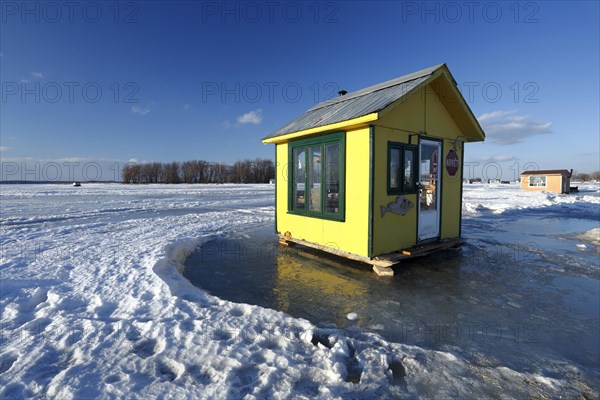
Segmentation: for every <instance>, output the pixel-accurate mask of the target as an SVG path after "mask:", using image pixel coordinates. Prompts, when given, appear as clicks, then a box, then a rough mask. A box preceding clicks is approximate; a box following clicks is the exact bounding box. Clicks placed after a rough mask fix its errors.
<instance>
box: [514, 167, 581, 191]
mask: <svg viewBox="0 0 600 400" xmlns="http://www.w3.org/2000/svg"><path fill="white" fill-rule="evenodd" d="M571 175H573V170H570V171H569V170H566V169H549V170H543V171H525V172H523V173H522V174H521V189H523V190H533V191H541V190H545V191H549V192H554V193H559V194H560V193H569V192H570V191H571V190H570V189H571Z"/></svg>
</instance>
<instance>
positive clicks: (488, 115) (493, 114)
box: [477, 110, 517, 122]
mask: <svg viewBox="0 0 600 400" xmlns="http://www.w3.org/2000/svg"><path fill="white" fill-rule="evenodd" d="M516 112H517V110H509V111H501V110H499V111H492V112H490V113H485V114H481V115H480V116H479V117H477V119H478V120H479V122H483V121H487V120H488V119H493V118H500V117H504V116H506V115H510V114H514V113H516Z"/></svg>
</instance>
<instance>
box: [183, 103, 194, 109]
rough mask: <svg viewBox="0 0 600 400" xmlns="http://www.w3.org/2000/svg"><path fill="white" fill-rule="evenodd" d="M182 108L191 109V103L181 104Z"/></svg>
mask: <svg viewBox="0 0 600 400" xmlns="http://www.w3.org/2000/svg"><path fill="white" fill-rule="evenodd" d="M183 109H184V110H185V111H189V110H191V109H192V105H191V104H187V103H186V104H185V105H184V106H183Z"/></svg>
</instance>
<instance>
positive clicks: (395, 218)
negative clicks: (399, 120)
mask: <svg viewBox="0 0 600 400" xmlns="http://www.w3.org/2000/svg"><path fill="white" fill-rule="evenodd" d="M390 141H391V142H402V143H408V134H407V133H403V132H398V131H393V130H391V129H389V128H383V127H379V126H376V127H375V168H374V171H375V173H374V176H373V178H374V179H373V180H374V185H373V187H374V192H373V255H379V254H385V253H390V252H392V251H396V250H399V249H403V248H406V247H410V246H412V245H414V244H415V243H416V241H417V195H416V194H408V195H404V197H405V198H407V199H408V200H410V201H411V202H412V203H413V204H414V207H413V208H411V209H410V211H409V212H408V213H406V214H405V215H402V216H401V215H397V214H394V213H390V212H388V213H386V214H385V215H384V216H383V217H382V216H381V206H386V205H387V204H388V203H390V202H392V201H394V200H395V199H396V195H392V196H388V195H387V179H388V178H387V163H388V160H387V146H388V142H390ZM413 143H414V144H416V143H417V138H416V136H415V137H413Z"/></svg>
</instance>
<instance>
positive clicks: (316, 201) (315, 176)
mask: <svg viewBox="0 0 600 400" xmlns="http://www.w3.org/2000/svg"><path fill="white" fill-rule="evenodd" d="M308 162H309V166H308V188H309V190H310V193H309V199H310V203H309V205H308V208H309V210H311V211H321V145H317V146H310V147H309V148H308Z"/></svg>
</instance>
